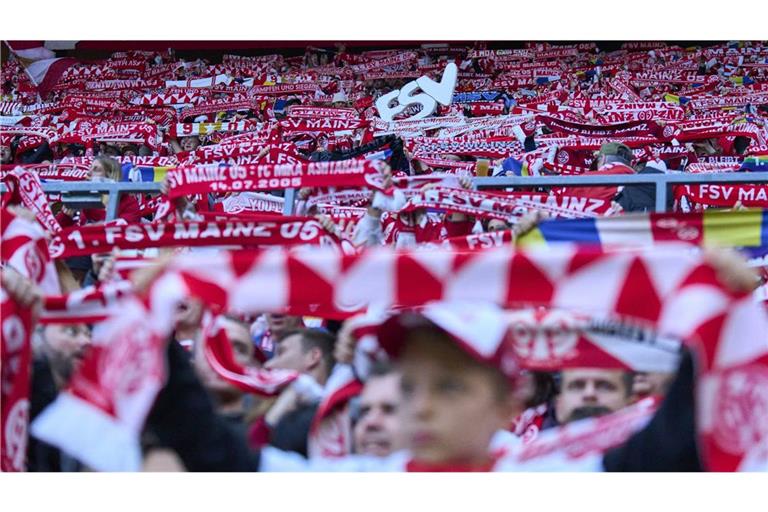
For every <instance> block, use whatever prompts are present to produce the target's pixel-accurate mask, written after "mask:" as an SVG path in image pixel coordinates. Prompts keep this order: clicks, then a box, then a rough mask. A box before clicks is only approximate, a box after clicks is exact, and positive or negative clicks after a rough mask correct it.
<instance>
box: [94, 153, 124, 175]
mask: <svg viewBox="0 0 768 512" xmlns="http://www.w3.org/2000/svg"><path fill="white" fill-rule="evenodd" d="M93 161H94V162H99V163H100V164H101V166H102V167H103V168H104V176H106V177H107V178H109V179H111V180H115V181H120V178H122V169H121V166H120V162H118V161H117V160H115V159H114V158H111V157H108V156H97V157H96V158H94V159H93Z"/></svg>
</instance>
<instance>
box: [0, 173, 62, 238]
mask: <svg viewBox="0 0 768 512" xmlns="http://www.w3.org/2000/svg"><path fill="white" fill-rule="evenodd" d="M3 181H4V182H5V183H6V185H7V187H8V191H7V192H6V193H5V194H4V196H3V206H6V205H8V204H19V203H20V204H22V205H23V206H24V207H25V208H27V209H29V210H31V211H32V212H33V213H34V214H35V218H36V219H37V221H38V222H39V223H40V225H42V226H44V227H45V228H46V230H48V231H50V232H51V233H56V232H58V231H61V226H60V225H59V223H58V221H57V220H56V217H54V215H53V211H51V205H50V204H49V203H48V198H47V197H46V195H45V192H43V187H42V185H41V184H40V178H39V177H38V175H37V174H36V173H34V172H31V171H29V170H27V169H24V168H23V167H16V168H15V169H14V170H13V171H11V172H9V173H7V174H5V175H4V176H3Z"/></svg>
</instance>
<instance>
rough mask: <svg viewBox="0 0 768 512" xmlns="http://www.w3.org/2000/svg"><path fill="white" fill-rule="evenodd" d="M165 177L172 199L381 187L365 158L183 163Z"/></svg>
mask: <svg viewBox="0 0 768 512" xmlns="http://www.w3.org/2000/svg"><path fill="white" fill-rule="evenodd" d="M166 176H167V177H168V179H169V183H170V188H169V191H168V197H169V198H171V199H173V198H176V197H180V196H186V195H190V194H204V193H207V192H238V191H242V190H275V189H281V188H302V187H331V186H348V187H371V188H375V189H381V188H382V185H381V182H382V178H381V175H380V174H379V172H378V171H377V169H376V167H375V166H374V164H373V162H371V161H369V160H364V159H358V160H342V161H338V162H310V163H306V164H296V165H269V164H265V165H254V164H249V165H234V166H229V167H225V166H219V165H217V164H216V165H196V166H182V167H178V168H176V169H172V170H169V171H168V173H167V174H166Z"/></svg>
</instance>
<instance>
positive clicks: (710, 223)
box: [518, 209, 768, 248]
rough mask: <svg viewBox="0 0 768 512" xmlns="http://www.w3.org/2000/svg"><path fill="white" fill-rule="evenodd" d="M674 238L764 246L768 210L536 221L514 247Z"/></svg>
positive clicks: (767, 243) (612, 244) (638, 242)
mask: <svg viewBox="0 0 768 512" xmlns="http://www.w3.org/2000/svg"><path fill="white" fill-rule="evenodd" d="M668 241H678V242H686V243H690V244H693V245H699V246H719V247H763V246H768V210H761V209H754V210H740V211H722V210H707V211H704V212H694V213H649V214H630V215H621V216H614V217H597V218H584V219H554V220H549V221H544V222H542V223H540V224H539V225H538V226H537V227H536V228H535V229H533V230H532V231H531V232H529V233H527V234H526V235H524V236H522V237H521V238H520V239H519V240H518V245H520V246H523V247H527V246H532V245H542V244H551V243H555V242H574V243H578V244H588V245H597V246H602V247H604V248H608V247H627V246H629V247H640V246H646V245H653V244H655V243H658V242H668Z"/></svg>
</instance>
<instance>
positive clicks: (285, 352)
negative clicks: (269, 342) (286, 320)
mask: <svg viewBox="0 0 768 512" xmlns="http://www.w3.org/2000/svg"><path fill="white" fill-rule="evenodd" d="M311 353H312V351H311V350H307V351H305V350H304V347H303V346H302V343H301V335H300V334H294V335H292V336H287V337H285V338H283V339H282V340H280V341H279V342H277V344H276V347H275V355H274V356H272V359H270V360H269V361H267V362H266V363H264V368H269V369H273V368H274V369H282V370H295V371H297V372H307V371H309V370H311V369H312V367H313V366H314V363H315V362H316V361H314V360H313V358H312V354H311Z"/></svg>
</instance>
